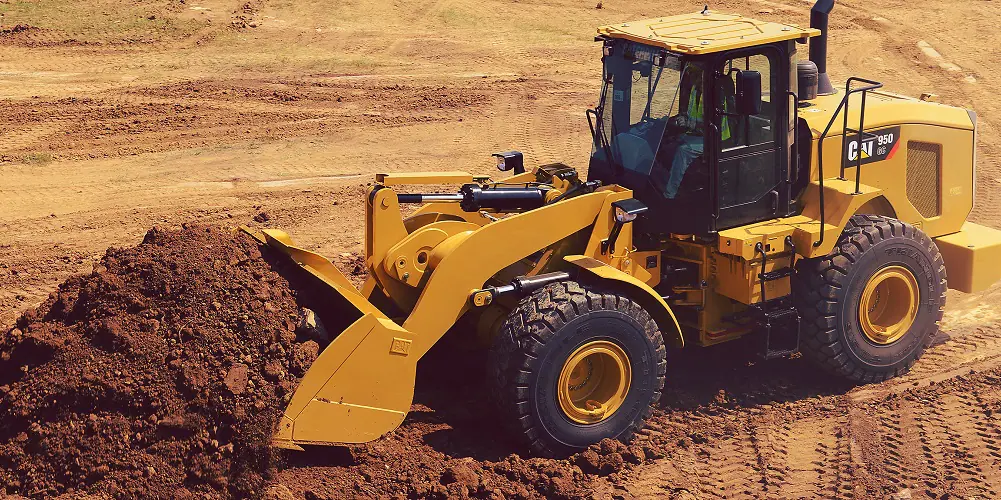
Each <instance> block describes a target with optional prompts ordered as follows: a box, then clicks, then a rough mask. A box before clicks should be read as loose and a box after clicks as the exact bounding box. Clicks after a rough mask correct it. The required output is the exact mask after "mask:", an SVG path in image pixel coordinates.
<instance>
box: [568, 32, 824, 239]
mask: <svg viewBox="0 0 1001 500" xmlns="http://www.w3.org/2000/svg"><path fill="white" fill-rule="evenodd" d="M693 18H694V20H696V21H698V22H700V23H702V26H703V27H702V28H700V29H697V30H695V31H702V30H704V31H706V32H707V33H713V32H715V31H719V30H720V28H721V27H722V28H724V29H730V30H731V31H730V32H727V34H729V35H731V36H729V37H726V38H722V39H721V41H719V42H718V43H717V40H716V39H713V38H712V36H709V35H707V36H700V35H699V34H698V33H695V34H694V35H692V34H690V33H691V32H692V31H693V30H692V28H691V26H692V20H693ZM748 23H756V24H752V25H751V26H752V27H753V28H754V33H757V34H759V36H757V37H755V36H743V35H739V34H738V35H739V36H733V32H732V30H735V29H736V30H742V29H747V26H748ZM763 28H768V29H763ZM783 28H785V29H783ZM686 30H687V31H686ZM676 31H677V32H678V33H686V34H684V35H680V34H675V32H676ZM599 33H601V34H600V35H599V36H598V38H597V40H599V41H601V42H603V49H602V54H603V57H602V62H603V66H602V68H603V70H602V73H603V74H602V87H601V95H600V98H599V102H598V105H597V107H596V108H595V109H593V110H589V111H588V118H589V123H590V125H591V132H592V137H593V149H592V154H591V161H590V165H589V172H588V178H589V179H597V180H601V181H602V182H604V183H606V184H608V183H615V184H619V185H622V186H625V187H628V188H630V189H632V190H633V192H634V196H635V197H636V198H637V199H639V200H640V201H642V202H643V203H644V204H646V205H647V206H648V207H649V208H650V211H649V215H648V216H646V217H644V218H641V220H639V221H637V223H638V230H639V231H641V232H646V233H662V234H663V233H675V234H709V233H713V232H716V231H719V230H722V229H726V228H730V227H735V226H739V225H743V224H748V223H752V222H757V221H761V220H766V219H770V218H774V217H779V216H786V215H791V211H792V210H794V209H795V207H794V206H793V205H794V203H793V202H792V200H793V199H794V198H795V193H793V192H792V185H793V183H792V179H790V176H789V169H790V160H791V158H792V156H791V155H790V154H789V151H790V146H791V144H792V141H791V139H792V138H791V136H790V134H789V129H790V122H791V120H790V118H789V116H790V113H791V111H792V106H793V104H792V103H793V99H792V97H791V96H792V93H791V92H788V91H787V89H790V88H791V87H790V85H794V84H795V83H794V81H793V82H791V81H790V64H791V63H790V61H792V60H794V58H795V52H796V49H795V40H796V39H802V40H805V39H806V38H807V36H806V35H805V34H804V33H807V34H808V33H809V32H808V31H805V30H801V31H797V32H792V31H791V30H790V29H788V27H785V26H784V25H776V24H775V23H762V22H758V21H752V20H749V19H746V18H741V17H740V16H723V15H717V14H711V13H708V12H703V13H701V14H692V15H685V16H674V17H671V18H665V19H660V20H656V19H654V20H648V21H640V22H637V23H626V24H623V25H615V26H608V27H603V28H600V29H599ZM643 33H650V34H648V35H646V36H642V37H641V36H640V35H641V34H643ZM761 33H764V34H768V35H770V36H767V37H765V36H760V34H761ZM713 36H715V35H713ZM682 37H689V38H682ZM776 38H779V39H777V40H776ZM790 38H792V39H790ZM763 42H767V43H763ZM714 44H715V46H714Z"/></svg>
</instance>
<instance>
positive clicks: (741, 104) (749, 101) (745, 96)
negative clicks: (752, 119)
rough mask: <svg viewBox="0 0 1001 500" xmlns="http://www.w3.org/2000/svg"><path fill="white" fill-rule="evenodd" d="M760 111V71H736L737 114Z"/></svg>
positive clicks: (750, 113) (757, 112) (753, 113)
mask: <svg viewBox="0 0 1001 500" xmlns="http://www.w3.org/2000/svg"><path fill="white" fill-rule="evenodd" d="M760 113H761V73H758V72H757V71H753V70H744V71H738V72H737V114H738V115H757V114H760Z"/></svg>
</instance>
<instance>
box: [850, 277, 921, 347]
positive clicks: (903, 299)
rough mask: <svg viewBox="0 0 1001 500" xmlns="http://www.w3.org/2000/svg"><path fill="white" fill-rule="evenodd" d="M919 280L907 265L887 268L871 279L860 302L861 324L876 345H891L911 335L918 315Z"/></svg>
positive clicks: (866, 334)
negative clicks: (908, 333)
mask: <svg viewBox="0 0 1001 500" xmlns="http://www.w3.org/2000/svg"><path fill="white" fill-rule="evenodd" d="M920 297H921V294H920V289H919V288H918V280H917V278H915V277H914V273H912V272H911V271H910V270H909V269H907V268H906V267H903V266H887V267H884V268H882V269H880V270H879V271H876V273H875V274H873V275H872V277H871V278H869V283H868V284H866V286H865V290H864V291H863V292H862V298H861V300H860V301H859V311H858V315H859V325H860V326H861V327H862V333H864V334H865V336H866V337H867V338H868V339H869V340H871V341H872V342H874V343H876V344H879V345H889V344H892V343H894V342H896V341H897V340H899V339H900V338H901V337H903V336H904V334H906V333H907V331H908V330H910V328H911V325H913V324H914V319H915V318H916V317H917V315H918V304H919V303H920Z"/></svg>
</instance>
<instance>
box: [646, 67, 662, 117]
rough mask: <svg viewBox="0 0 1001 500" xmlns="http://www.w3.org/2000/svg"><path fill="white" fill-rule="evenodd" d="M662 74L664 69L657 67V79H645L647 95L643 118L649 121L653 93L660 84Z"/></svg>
mask: <svg viewBox="0 0 1001 500" xmlns="http://www.w3.org/2000/svg"><path fill="white" fill-rule="evenodd" d="M663 74H664V67H663V66H658V68H657V77H656V78H648V79H647V93H646V108H644V109H643V118H644V119H649V118H650V112H651V108H653V93H654V92H656V90H657V85H658V84H659V83H660V77H661V75H663Z"/></svg>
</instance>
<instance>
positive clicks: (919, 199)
mask: <svg viewBox="0 0 1001 500" xmlns="http://www.w3.org/2000/svg"><path fill="white" fill-rule="evenodd" d="M941 162H942V145H941V144H932V143H930V142H918V141H909V142H908V143H907V199H908V200H910V201H911V204H912V205H914V208H916V209H917V210H918V213H920V214H921V216H922V217H924V218H926V219H927V218H930V217H937V216H939V215H942V168H941Z"/></svg>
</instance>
